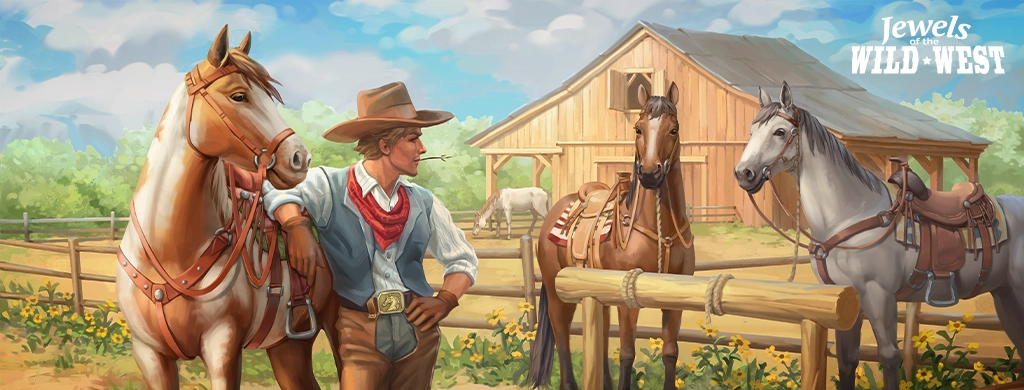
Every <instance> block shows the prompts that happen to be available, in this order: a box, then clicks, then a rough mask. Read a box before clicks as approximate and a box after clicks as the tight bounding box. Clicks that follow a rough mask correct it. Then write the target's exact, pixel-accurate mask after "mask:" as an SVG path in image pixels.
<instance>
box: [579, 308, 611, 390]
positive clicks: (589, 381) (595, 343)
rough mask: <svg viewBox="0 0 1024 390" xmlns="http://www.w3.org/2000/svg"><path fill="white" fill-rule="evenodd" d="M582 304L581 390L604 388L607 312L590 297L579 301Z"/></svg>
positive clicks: (606, 355)
mask: <svg viewBox="0 0 1024 390" xmlns="http://www.w3.org/2000/svg"><path fill="white" fill-rule="evenodd" d="M581 303H582V304H583V390H598V389H603V388H604V365H605V362H606V361H607V360H608V353H607V352H605V349H604V345H605V344H604V343H605V340H606V339H607V338H608V334H607V333H605V326H604V323H605V320H606V319H607V318H608V316H607V314H608V310H607V309H606V308H605V306H604V305H603V304H602V303H601V302H600V301H598V300H597V299H594V298H592V297H586V298H583V299H582V300H581Z"/></svg>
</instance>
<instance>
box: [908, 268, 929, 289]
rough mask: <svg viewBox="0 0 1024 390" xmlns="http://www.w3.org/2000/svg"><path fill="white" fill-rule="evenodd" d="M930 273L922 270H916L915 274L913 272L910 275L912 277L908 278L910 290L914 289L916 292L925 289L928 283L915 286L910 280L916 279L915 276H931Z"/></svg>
mask: <svg viewBox="0 0 1024 390" xmlns="http://www.w3.org/2000/svg"><path fill="white" fill-rule="evenodd" d="M930 273H931V272H930V271H929V272H924V271H921V270H919V269H917V268H914V272H912V273H911V274H910V276H908V277H907V285H909V286H910V288H912V289H914V290H917V289H919V288H921V287H924V284H925V283H926V282H921V283H920V284H914V283H913V282H911V281H910V279H911V278H913V277H914V274H924V275H925V276H928V274H930Z"/></svg>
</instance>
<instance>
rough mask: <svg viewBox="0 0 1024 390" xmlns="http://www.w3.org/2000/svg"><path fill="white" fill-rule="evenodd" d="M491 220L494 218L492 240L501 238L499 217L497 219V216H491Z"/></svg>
mask: <svg viewBox="0 0 1024 390" xmlns="http://www.w3.org/2000/svg"><path fill="white" fill-rule="evenodd" d="M491 218H494V223H495V227H494V238H495V239H497V238H499V237H501V217H499V216H498V214H497V213H495V214H493V215H492V216H491Z"/></svg>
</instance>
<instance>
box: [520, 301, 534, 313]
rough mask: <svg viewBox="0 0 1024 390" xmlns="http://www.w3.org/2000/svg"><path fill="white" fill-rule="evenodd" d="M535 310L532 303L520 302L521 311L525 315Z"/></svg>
mask: <svg viewBox="0 0 1024 390" xmlns="http://www.w3.org/2000/svg"><path fill="white" fill-rule="evenodd" d="M530 310H533V304H532V303H530V302H519V311H521V312H523V313H525V312H528V311H530Z"/></svg>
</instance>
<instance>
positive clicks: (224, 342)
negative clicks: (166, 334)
mask: <svg viewBox="0 0 1024 390" xmlns="http://www.w3.org/2000/svg"><path fill="white" fill-rule="evenodd" d="M236 329H240V327H239V326H238V325H237V324H235V323H233V322H221V323H219V324H216V325H214V326H213V327H212V328H210V330H209V331H208V332H207V333H206V334H205V335H203V336H204V337H203V347H202V352H201V353H200V356H202V358H203V362H204V363H206V371H207V373H208V374H209V375H210V388H211V389H212V390H221V389H223V390H227V389H238V388H239V387H240V386H241V385H242V340H241V339H240V338H241V335H239V334H238V333H237V332H236V331H235V330H236Z"/></svg>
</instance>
